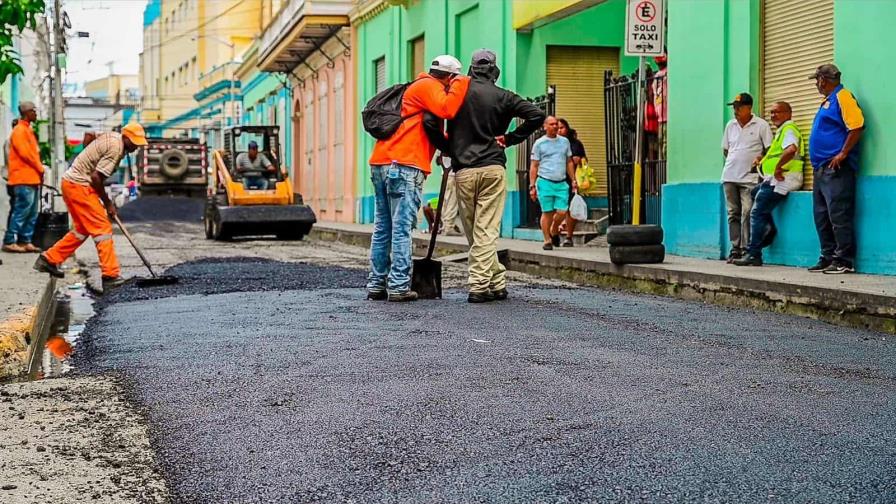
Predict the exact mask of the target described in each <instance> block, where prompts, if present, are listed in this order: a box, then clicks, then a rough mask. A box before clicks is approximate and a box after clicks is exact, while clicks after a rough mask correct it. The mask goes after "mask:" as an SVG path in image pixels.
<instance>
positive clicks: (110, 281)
mask: <svg viewBox="0 0 896 504" xmlns="http://www.w3.org/2000/svg"><path fill="white" fill-rule="evenodd" d="M124 282H125V279H124V278H122V277H120V276H117V277H114V278H110V277H103V294H106V293H108V292H110V291H112V290H113V289H117V288H118V287H121V286H122V285H124Z"/></svg>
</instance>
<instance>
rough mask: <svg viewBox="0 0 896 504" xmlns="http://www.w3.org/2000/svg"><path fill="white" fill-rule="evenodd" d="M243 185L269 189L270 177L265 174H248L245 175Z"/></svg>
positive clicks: (251, 187)
mask: <svg viewBox="0 0 896 504" xmlns="http://www.w3.org/2000/svg"><path fill="white" fill-rule="evenodd" d="M243 187H245V188H246V189H261V190H262V191H264V190H267V188H268V178H267V177H265V176H264V175H246V176H245V177H243Z"/></svg>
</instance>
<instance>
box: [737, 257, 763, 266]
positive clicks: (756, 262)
mask: <svg viewBox="0 0 896 504" xmlns="http://www.w3.org/2000/svg"><path fill="white" fill-rule="evenodd" d="M732 264H734V265H735V266H762V258H761V257H757V256H754V255H750V254H747V256H746V257H741V258H740V259H735V260H734V262H733V263H732Z"/></svg>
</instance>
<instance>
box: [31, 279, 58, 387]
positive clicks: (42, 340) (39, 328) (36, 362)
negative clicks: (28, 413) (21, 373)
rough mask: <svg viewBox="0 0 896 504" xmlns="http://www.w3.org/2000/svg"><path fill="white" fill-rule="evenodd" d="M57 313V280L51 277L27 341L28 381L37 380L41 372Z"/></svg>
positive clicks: (36, 311)
mask: <svg viewBox="0 0 896 504" xmlns="http://www.w3.org/2000/svg"><path fill="white" fill-rule="evenodd" d="M55 313H56V279H55V278H53V277H50V279H49V280H48V281H47V284H46V286H45V287H44V291H43V294H41V296H40V302H39V303H38V305H37V309H36V310H34V316H33V317H32V319H31V330H30V331H29V333H28V337H27V338H26V341H27V342H28V360H27V361H26V363H27V366H28V367H27V369H26V371H27V376H28V379H31V380H33V379H35V378H37V372H38V371H39V370H40V361H41V358H42V357H43V354H44V352H43V347H44V345H45V344H46V343H47V337H48V336H49V335H50V326H51V325H52V323H53V315H54V314H55Z"/></svg>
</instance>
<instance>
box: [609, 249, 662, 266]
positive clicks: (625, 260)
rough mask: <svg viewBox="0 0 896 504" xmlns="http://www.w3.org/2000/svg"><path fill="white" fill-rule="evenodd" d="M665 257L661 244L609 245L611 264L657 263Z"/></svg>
mask: <svg viewBox="0 0 896 504" xmlns="http://www.w3.org/2000/svg"><path fill="white" fill-rule="evenodd" d="M665 258H666V247H664V246H663V245H610V262H612V263H613V264H659V263H661V262H663V259H665Z"/></svg>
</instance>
